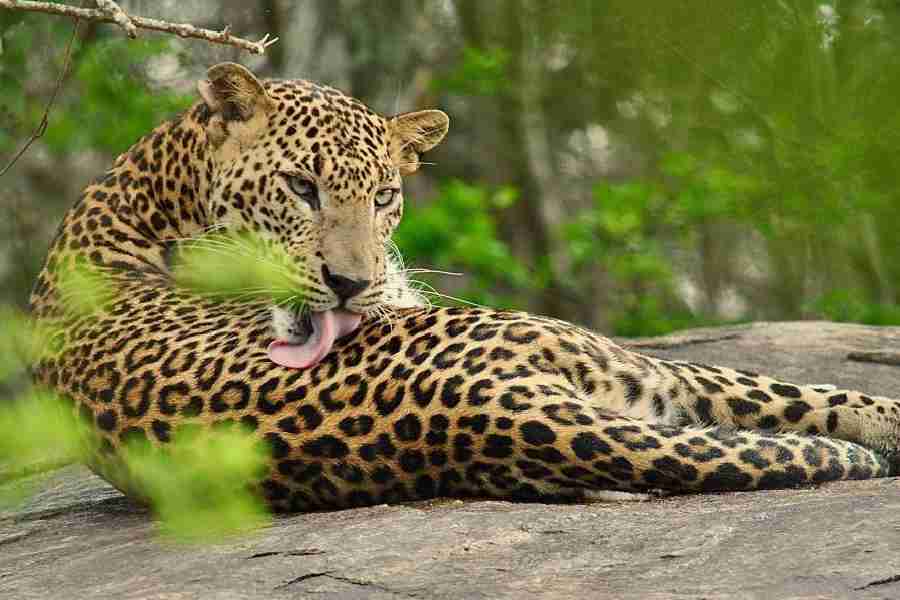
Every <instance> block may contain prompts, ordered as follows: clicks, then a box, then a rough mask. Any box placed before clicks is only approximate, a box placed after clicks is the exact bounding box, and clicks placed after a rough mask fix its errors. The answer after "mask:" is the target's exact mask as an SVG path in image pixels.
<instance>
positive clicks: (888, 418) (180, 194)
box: [31, 65, 900, 510]
mask: <svg viewBox="0 0 900 600" xmlns="http://www.w3.org/2000/svg"><path fill="white" fill-rule="evenodd" d="M200 89H201V97H202V98H201V100H200V101H199V102H198V103H197V104H195V105H194V106H193V107H192V108H191V109H190V110H188V111H187V112H186V113H185V114H183V115H182V116H180V117H178V118H176V119H175V120H173V121H171V122H168V123H165V124H163V125H162V126H160V127H159V128H157V129H156V130H154V131H153V132H152V133H150V134H149V135H147V136H145V137H144V138H143V139H141V140H140V141H139V142H138V143H136V144H135V145H134V146H133V147H132V148H131V149H130V150H128V151H127V152H126V153H124V154H123V155H121V156H120V157H119V158H118V159H117V160H116V162H115V164H114V166H113V167H112V168H111V169H110V170H109V171H108V172H107V173H106V174H105V175H104V176H102V177H101V178H99V179H98V180H97V181H95V182H94V183H92V184H91V185H89V186H88V187H87V189H86V190H85V191H84V193H83V195H82V196H81V198H80V199H79V200H78V202H77V203H76V204H75V205H74V206H73V207H72V208H71V210H69V212H68V213H67V215H66V217H65V219H64V221H63V223H62V225H61V227H60V229H59V231H58V233H57V236H56V238H55V239H54V241H53V245H52V248H51V250H50V253H49V256H48V258H47V261H46V264H45V267H44V269H43V271H42V273H41V275H40V277H39V278H38V281H37V283H36V286H35V288H34V292H33V295H32V299H31V302H32V307H33V310H34V313H35V314H36V315H37V316H38V317H41V318H44V319H51V320H57V321H62V322H64V323H66V329H65V336H64V337H65V340H64V341H63V344H64V348H65V350H64V351H63V352H61V353H60V354H58V355H55V356H54V357H52V358H48V359H46V360H44V361H43V362H41V363H40V364H38V365H35V373H36V377H37V379H38V380H39V381H40V382H42V383H44V384H46V385H48V386H50V387H52V388H54V389H56V390H58V391H59V392H62V393H63V394H64V395H65V396H66V397H68V398H71V399H72V400H73V401H74V404H75V406H76V407H77V410H78V411H79V413H80V414H81V415H82V416H83V417H84V418H85V419H86V420H87V421H89V422H90V423H91V424H92V426H93V429H94V431H95V432H96V435H97V437H98V440H99V442H98V444H97V449H96V453H95V455H94V456H93V457H92V459H91V466H92V467H93V468H94V469H95V470H97V471H98V472H99V473H100V474H101V475H103V476H104V477H106V478H108V479H109V480H110V481H111V482H112V483H113V484H114V485H117V486H118V487H120V488H122V489H123V490H126V491H128V492H130V493H135V494H140V490H135V489H133V488H132V486H131V484H130V483H129V477H128V474H127V473H126V472H125V471H124V468H123V467H122V464H121V462H120V461H119V460H118V450H119V448H120V447H121V446H122V444H123V443H124V442H125V441H126V440H131V439H139V440H147V441H149V442H150V443H151V444H153V445H155V446H162V445H165V444H166V443H168V442H169V441H170V440H171V439H172V438H173V437H174V436H176V435H177V433H178V431H180V430H182V429H184V428H189V427H202V428H215V427H230V426H234V425H236V424H242V425H244V426H246V427H247V428H249V429H251V430H252V431H253V432H254V433H255V435H256V436H258V437H259V439H261V440H264V441H265V442H266V444H267V445H268V448H269V449H270V451H271V461H270V469H269V472H268V473H267V474H266V475H265V476H264V477H262V479H261V480H260V483H259V490H260V492H261V493H262V494H264V496H265V497H266V498H267V499H268V501H269V502H270V503H271V505H272V506H273V507H274V508H276V509H281V510H307V509H313V508H323V507H346V506H358V505H366V504H372V503H379V502H397V501H404V500H412V499H420V498H431V497H434V496H465V495H477V496H492V497H497V498H511V499H520V500H560V499H570V500H581V501H591V500H597V499H604V498H610V497H613V498H620V497H621V496H619V495H616V493H614V492H644V491H648V490H655V489H661V490H670V491H675V492H685V491H710V492H711V491H721V490H751V489H765V488H780V487H789V486H796V485H804V484H815V483H822V482H826V481H832V480H838V479H863V478H869V477H881V476H887V475H889V474H890V473H891V472H892V469H893V468H895V467H896V464H897V461H896V458H895V457H896V454H897V449H898V441H900V403H898V402H897V401H895V400H891V399H887V398H877V397H869V396H866V395H864V394H860V393H857V392H851V391H843V390H831V389H825V388H822V389H816V388H813V387H804V386H795V385H791V384H787V383H783V382H779V381H776V380H773V379H771V378H768V377H765V376H762V375H757V374H755V373H749V372H743V371H735V370H731V369H726V368H722V367H712V366H705V365H700V364H693V363H690V362H681V361H668V360H659V359H656V358H652V357H648V356H644V355H641V354H637V353H634V352H630V351H627V350H625V349H623V348H621V347H619V346H617V345H616V344H614V343H613V342H611V341H610V340H608V339H606V338H603V337H601V336H598V335H596V334H594V333H592V332H590V331H586V330H584V329H581V328H578V327H575V326H573V325H571V324H569V323H566V322H563V321H557V320H554V319H549V318H545V317H538V316H533V315H528V314H524V313H518V312H505V311H494V310H482V309H469V308H426V307H416V306H415V304H417V298H416V296H415V294H413V293H412V291H411V290H409V288H408V286H407V285H406V284H405V280H404V278H403V273H402V271H401V270H400V269H399V268H398V266H397V265H396V264H395V263H393V262H392V261H391V260H390V258H389V257H390V256H391V254H390V252H389V244H390V242H389V239H390V234H391V232H392V231H393V229H394V228H395V227H396V225H397V223H398V222H399V220H400V217H401V213H402V198H401V197H400V194H399V193H395V194H394V196H393V197H392V198H391V199H390V202H391V203H390V204H388V205H387V206H385V207H379V206H376V198H381V199H382V200H385V199H387V196H388V195H389V194H386V193H385V192H384V190H385V189H390V190H399V187H400V177H401V175H407V174H410V173H412V172H413V171H415V169H416V167H417V166H418V163H419V155H420V154H421V153H422V152H424V151H426V150H428V149H430V148H431V147H433V146H434V145H435V144H437V143H438V142H439V141H440V140H441V138H442V137H443V136H444V133H445V132H446V129H447V119H446V116H444V115H443V113H440V112H438V111H424V112H420V113H411V114H409V115H402V116H400V117H395V118H384V117H381V116H379V115H377V114H375V113H373V112H372V111H371V110H369V109H368V108H367V107H365V106H364V105H363V104H361V103H360V102H358V101H357V100H354V99H352V98H349V97H347V96H345V95H343V94H342V93H340V92H338V91H336V90H333V89H330V88H327V87H323V86H320V85H316V84H313V83H310V82H306V81H267V82H259V81H258V80H256V79H255V78H254V77H253V76H252V74H250V73H249V72H248V71H246V70H245V69H243V68H241V67H238V66H236V65H219V66H217V67H213V69H211V70H210V75H209V81H206V82H203V83H202V84H201V86H200ZM292 176H293V177H301V178H302V180H304V181H308V182H311V183H312V184H314V187H315V188H316V189H317V192H316V193H315V194H312V193H311V192H310V188H309V187H304V185H300V186H299V188H298V184H297V183H296V181H295V182H294V183H293V184H292V183H291V180H290V177H292ZM298 190H299V191H298ZM222 226H224V227H228V228H242V229H251V230H255V231H257V232H258V233H261V234H263V235H264V236H266V237H269V238H271V239H275V240H277V241H279V242H280V243H281V244H282V245H283V246H284V247H285V248H287V249H288V251H289V253H290V254H291V256H292V257H293V258H294V259H295V262H296V265H295V268H296V273H297V275H296V276H297V284H298V287H302V288H303V289H304V290H305V292H306V293H307V294H308V304H309V308H310V309H312V310H326V309H330V308H334V307H335V306H338V305H339V304H341V303H342V302H346V305H347V307H348V308H350V309H351V310H355V311H357V312H362V313H365V314H366V315H367V317H366V319H365V321H364V323H363V326H362V327H361V328H360V329H358V330H357V331H356V332H354V333H353V334H351V335H350V336H348V337H347V338H345V339H343V340H340V341H339V342H338V343H337V344H336V346H335V349H334V351H333V352H332V353H331V354H329V355H328V356H327V357H326V358H325V359H324V360H323V361H322V362H321V363H320V364H318V365H317V366H315V367H314V368H312V369H309V370H290V369H285V368H282V367H280V366H277V365H275V364H273V363H272V362H270V361H269V359H268V358H267V354H266V346H267V344H268V343H269V342H270V341H271V340H272V337H273V333H272V327H273V323H274V326H275V328H276V330H278V332H279V334H280V335H282V336H291V335H295V336H302V335H303V332H302V331H296V329H297V328H298V327H299V324H298V323H299V322H300V319H298V316H297V315H296V314H291V313H285V312H276V314H275V316H274V318H273V316H272V314H271V312H270V307H269V306H266V305H265V304H261V303H259V302H243V303H241V302H236V301H232V302H224V303H212V302H208V301H205V300H203V299H202V298H197V297H195V296H191V295H190V294H188V293H187V292H185V291H183V290H180V289H178V288H176V287H175V286H174V285H173V283H172V277H171V272H170V261H169V258H170V255H171V251H172V247H173V245H175V244H176V243H177V241H178V240H184V239H190V238H193V237H196V236H198V235H201V234H202V233H203V232H205V231H207V230H208V229H209V228H211V227H222ZM76 256H77V257H81V258H82V259H86V260H88V261H90V262H91V263H92V264H94V265H96V266H98V267H102V268H103V269H105V270H106V272H107V273H108V275H109V277H110V278H111V280H112V281H113V282H114V284H115V286H116V287H117V288H118V294H117V295H116V297H115V299H114V300H112V301H111V302H110V303H108V304H105V305H102V306H98V308H97V310H96V311H95V314H93V315H91V316H90V317H89V318H87V317H79V316H73V315H69V314H68V312H67V302H66V299H65V298H64V297H63V296H62V295H61V293H60V289H59V287H58V280H57V277H58V273H59V272H60V269H62V268H64V267H65V266H66V265H67V264H71V263H72V261H73V260H74V258H73V257H76ZM326 271H327V272H331V273H340V274H342V275H345V276H347V277H348V278H352V279H354V280H355V281H365V282H366V284H365V287H364V289H363V290H362V291H360V292H358V293H357V294H355V295H353V296H352V297H351V298H349V299H348V298H339V297H338V294H337V293H336V292H334V291H333V290H332V289H330V288H329V285H327V283H326V282H325V281H324V277H325V276H324V275H323V273H325V272H326ZM398 306H400V307H405V308H397V307H398ZM387 307H392V308H390V309H388V308H387Z"/></svg>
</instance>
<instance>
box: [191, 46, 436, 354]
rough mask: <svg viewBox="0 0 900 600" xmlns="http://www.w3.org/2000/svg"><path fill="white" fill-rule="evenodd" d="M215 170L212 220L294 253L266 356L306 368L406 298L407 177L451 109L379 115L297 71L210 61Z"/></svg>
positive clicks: (207, 93)
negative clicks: (295, 297) (398, 249)
mask: <svg viewBox="0 0 900 600" xmlns="http://www.w3.org/2000/svg"><path fill="white" fill-rule="evenodd" d="M199 90H200V95H201V97H202V99H203V101H204V103H205V104H206V106H207V107H208V117H209V118H208V120H207V122H206V124H205V128H206V133H207V139H208V143H209V145H210V148H211V149H212V152H211V161H212V163H213V165H212V169H211V170H212V172H213V173H214V175H213V178H212V181H211V183H210V193H209V206H208V214H209V219H210V220H211V225H213V226H221V227H226V228H228V229H239V230H249V231H253V232H255V233H256V234H258V235H259V236H261V237H263V238H264V239H267V240H270V241H273V242H277V243H278V244H279V245H280V246H281V247H282V249H283V250H284V251H286V252H287V255H288V256H289V259H290V262H291V266H292V269H293V270H294V271H295V273H296V285H297V287H298V290H299V293H300V294H301V295H302V297H303V299H304V303H303V305H302V308H290V309H288V308H282V307H273V325H274V328H275V337H276V340H277V341H276V342H275V344H274V345H273V347H272V348H270V355H271V356H272V358H273V360H275V361H276V362H278V363H280V364H283V365H285V366H292V367H297V368H304V367H308V366H311V365H312V364H315V363H316V362H318V361H319V360H321V358H322V357H323V356H324V355H325V354H327V352H328V351H329V350H330V348H331V344H332V343H333V342H334V340H335V339H337V338H339V337H341V336H343V335H346V334H348V333H349V332H351V331H353V330H354V329H356V328H357V327H358V326H359V323H360V320H361V319H362V318H365V317H367V316H374V315H377V314H379V312H380V311H383V308H384V306H385V305H388V304H408V303H410V298H411V297H412V296H411V295H410V291H409V290H408V288H407V287H406V286H405V278H404V277H403V273H401V272H400V271H399V270H398V269H397V266H396V264H395V263H394V262H393V260H392V254H391V250H390V238H391V234H392V233H393V231H394V229H395V228H396V227H397V224H398V223H399V222H400V217H401V215H402V214H403V188H402V176H404V175H410V174H412V173H414V172H416V171H417V170H418V168H419V166H420V162H419V157H420V155H421V154H422V153H423V152H426V151H428V150H430V149H431V148H433V147H434V146H436V145H437V144H438V143H439V142H440V141H441V140H442V139H443V138H444V136H445V135H446V133H447V128H448V125H449V119H448V118H447V115H446V114H444V113H443V112H441V111H439V110H424V111H419V112H412V113H406V114H401V115H397V116H394V117H382V116H381V115H378V114H376V113H375V112H373V111H372V110H370V109H369V108H368V107H366V106H365V105H364V104H362V103H361V102H360V101H358V100H356V99H354V98H351V97H349V96H346V95H344V94H343V93H341V92H339V91H337V90H335V89H332V88H329V87H325V86H321V85H317V84H315V83H312V82H309V81H304V80H271V81H260V80H258V79H257V78H256V77H255V76H254V75H253V74H252V73H251V72H250V71H248V70H247V69H245V68H244V67H242V66H240V65H237V64H233V63H224V64H220V65H216V66H214V67H212V68H211V69H210V70H209V72H208V79H207V80H206V81H202V82H200V84H199Z"/></svg>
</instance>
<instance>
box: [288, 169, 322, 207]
mask: <svg viewBox="0 0 900 600" xmlns="http://www.w3.org/2000/svg"><path fill="white" fill-rule="evenodd" d="M285 178H286V179H287V182H288V186H289V187H290V188H291V191H292V192H294V193H295V194H297V195H298V196H300V198H302V199H303V201H304V202H306V203H307V204H309V205H310V206H311V207H312V209H313V210H319V208H320V205H319V189H318V188H317V187H316V184H315V183H313V182H312V181H310V180H309V179H306V178H304V177H301V176H300V175H285Z"/></svg>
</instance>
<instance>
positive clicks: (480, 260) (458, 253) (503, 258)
mask: <svg viewBox="0 0 900 600" xmlns="http://www.w3.org/2000/svg"><path fill="white" fill-rule="evenodd" d="M517 200H518V196H517V193H516V191H515V189H513V188H510V187H501V188H497V189H488V188H486V187H484V186H472V185H468V184H466V183H464V182H462V181H458V180H450V181H448V182H446V183H445V184H443V185H442V186H441V187H440V189H439V192H438V196H437V198H433V199H430V200H427V201H425V202H423V203H422V204H421V205H420V206H418V207H416V208H412V209H410V207H407V209H406V214H405V216H404V217H403V220H402V221H401V223H400V226H399V227H398V228H397V231H396V233H395V234H394V241H395V242H396V243H397V245H398V246H399V247H400V248H401V250H402V252H403V254H404V256H406V257H408V261H407V262H408V264H409V265H410V266H411V267H415V266H421V267H423V268H431V269H442V270H445V271H449V272H457V271H458V272H461V273H465V274H466V275H467V283H468V286H467V287H466V288H464V289H463V290H462V292H461V295H462V296H463V297H465V298H466V299H467V300H468V301H471V302H476V303H481V304H485V305H488V306H514V303H515V300H514V298H513V297H511V296H509V295H504V291H507V292H508V291H509V290H516V291H518V292H521V290H523V289H528V288H529V287H533V286H534V285H535V282H534V279H533V277H532V276H531V275H530V274H529V272H528V270H527V269H526V268H525V266H524V265H523V264H521V262H520V261H518V260H517V259H516V258H515V257H514V256H513V255H512V253H511V252H510V249H509V247H508V246H507V244H505V243H504V242H503V241H502V240H501V239H499V237H498V233H497V224H496V220H495V218H494V214H495V213H496V212H497V211H503V210H510V209H513V207H514V205H515V203H516V201H517ZM439 291H440V290H439ZM424 293H425V294H426V295H429V292H428V291H427V290H424ZM431 295H432V296H433V295H434V294H431ZM433 301H434V302H436V303H438V304H440V303H441V298H440V296H438V297H434V298H433Z"/></svg>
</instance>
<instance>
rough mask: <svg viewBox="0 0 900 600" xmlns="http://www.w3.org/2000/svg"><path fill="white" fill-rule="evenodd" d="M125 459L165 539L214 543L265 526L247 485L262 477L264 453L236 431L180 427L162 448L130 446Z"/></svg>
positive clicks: (262, 507)
mask: <svg viewBox="0 0 900 600" xmlns="http://www.w3.org/2000/svg"><path fill="white" fill-rule="evenodd" d="M124 457H125V462H126V464H127V465H128V469H129V472H130V473H131V474H132V476H133V477H134V478H135V480H136V481H137V482H138V485H139V486H140V487H141V490H142V491H143V492H144V493H145V494H146V495H147V497H148V499H149V500H150V503H151V505H152V506H153V511H154V513H155V514H156V516H157V517H158V518H159V520H160V524H159V525H160V530H161V532H162V533H163V534H164V535H165V536H167V537H168V538H171V539H174V540H176V541H182V542H216V541H219V540H221V539H222V538H223V537H226V536H230V535H235V534H240V533H249V532H251V531H253V530H254V529H258V528H259V527H262V526H264V525H266V524H267V523H268V522H269V517H270V515H269V512H268V510H267V508H266V506H265V504H264V503H263V500H262V499H261V498H260V497H259V496H258V495H256V494H254V493H253V491H252V490H251V487H250V486H251V484H253V483H254V482H257V481H258V480H259V479H260V475H261V474H262V475H264V474H265V473H266V469H267V463H268V452H267V451H266V449H265V448H263V447H262V446H261V444H260V443H259V440H258V438H256V436H254V435H252V433H251V432H248V431H243V430H241V429H240V427H237V426H235V427H232V428H231V429H230V430H229V429H221V428H220V429H218V430H215V429H214V430H211V431H210V430H201V429H199V428H197V429H196V430H190V429H187V428H184V430H183V431H176V434H175V435H174V438H173V441H172V442H170V443H168V444H166V445H165V446H164V447H163V448H153V447H151V446H150V445H149V442H145V443H143V444H142V443H136V442H134V443H130V444H129V445H128V446H127V447H126V449H125V453H124Z"/></svg>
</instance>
